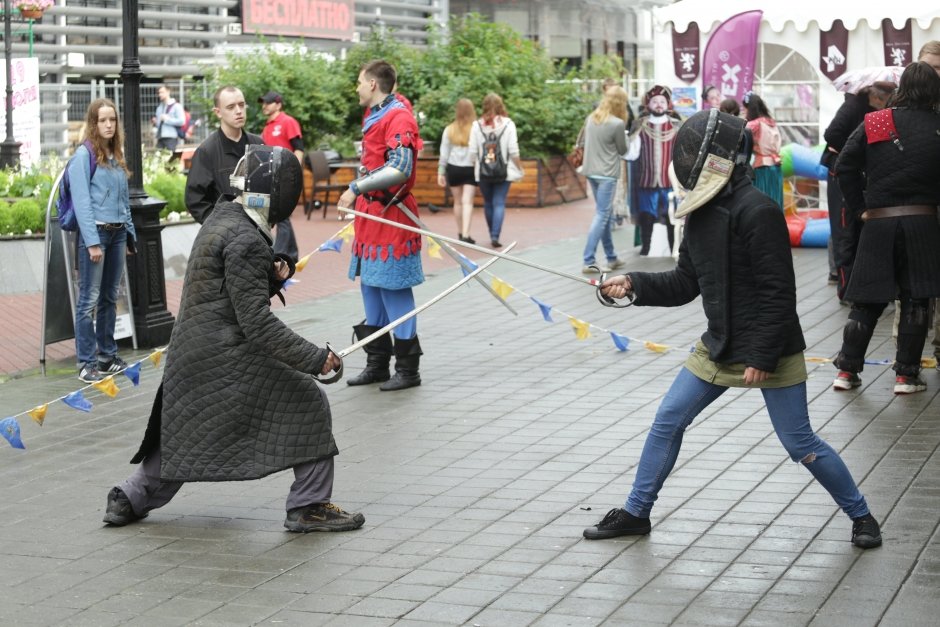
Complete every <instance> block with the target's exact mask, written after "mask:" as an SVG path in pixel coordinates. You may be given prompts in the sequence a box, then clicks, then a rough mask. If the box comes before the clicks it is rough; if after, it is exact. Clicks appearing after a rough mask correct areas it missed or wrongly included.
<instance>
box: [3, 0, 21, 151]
mask: <svg viewBox="0 0 940 627" xmlns="http://www.w3.org/2000/svg"><path fill="white" fill-rule="evenodd" d="M10 10H11V9H10V0H3V60H4V62H5V64H6V78H7V89H6V114H7V119H6V127H7V128H6V130H7V134H6V137H5V138H4V140H3V142H2V143H0V168H12V167H15V166H17V165H19V163H20V142H18V141H16V140H15V139H13V80H12V78H13V60H12V57H13V42H12V41H11V39H12V37H13V34H12V33H11V32H10Z"/></svg>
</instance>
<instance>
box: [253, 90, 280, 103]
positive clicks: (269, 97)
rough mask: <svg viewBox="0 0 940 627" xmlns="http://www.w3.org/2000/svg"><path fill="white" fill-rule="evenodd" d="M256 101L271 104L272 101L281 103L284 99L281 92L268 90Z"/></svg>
mask: <svg viewBox="0 0 940 627" xmlns="http://www.w3.org/2000/svg"><path fill="white" fill-rule="evenodd" d="M258 102H261V103H264V104H271V103H272V102H277V103H283V102H284V99H283V98H281V94H279V93H277V92H276V91H269V92H268V93H266V94H265V95H263V96H261V97H260V98H258Z"/></svg>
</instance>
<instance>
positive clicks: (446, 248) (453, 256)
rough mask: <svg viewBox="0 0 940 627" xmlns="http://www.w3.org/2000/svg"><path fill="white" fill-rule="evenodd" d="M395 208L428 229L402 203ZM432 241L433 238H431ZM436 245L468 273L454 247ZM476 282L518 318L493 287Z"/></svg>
mask: <svg viewBox="0 0 940 627" xmlns="http://www.w3.org/2000/svg"><path fill="white" fill-rule="evenodd" d="M395 206H397V207H398V208H399V209H400V210H401V212H402V213H404V214H405V215H406V216H408V219H409V220H411V221H412V222H414V223H415V224H416V225H418V226H419V227H421V228H422V229H424V230H427V229H428V227H427V225H426V224H425V223H424V222H422V221H421V219H420V218H418V216H416V215H415V214H414V213H413V212H412V211H411V209H409V208H408V207H406V206H405V204H404V203H402V202H396V203H395ZM429 237H430V236H429ZM432 239H433V238H432ZM437 243H438V244H440V246H441V249H442V250H443V251H444V252H445V253H447V254H448V255H449V256H450V258H451V259H453V260H454V261H456V262H457V265H459V266H460V267H461V268H463V269H464V270H465V271H467V272H470V270H471V268H470V266H468V265H467V258H466V257H462V256H461V255H460V253H458V252H457V251H456V250H454V247H453V246H451V245H450V244H448V243H447V242H444V241H438V242H437ZM476 282H477V283H479V284H480V285H482V286H483V287H484V288H486V291H488V292H489V293H490V294H492V295H493V298H495V299H496V300H498V301H499V302H500V303H502V304H503V306H504V307H505V308H506V309H508V310H509V311H511V312H512V315H514V316H518V315H519V313H518V312H517V311H516V310H515V309H513V308H512V306H511V305H510V304H509V303H507V302H506V301H505V300H503V297H502V296H500V295H499V294H497V293H496V290H494V289H493V286H492V285H490V284H489V283H487V282H486V281H484V280H483V279H482V278H481V277H477V278H476Z"/></svg>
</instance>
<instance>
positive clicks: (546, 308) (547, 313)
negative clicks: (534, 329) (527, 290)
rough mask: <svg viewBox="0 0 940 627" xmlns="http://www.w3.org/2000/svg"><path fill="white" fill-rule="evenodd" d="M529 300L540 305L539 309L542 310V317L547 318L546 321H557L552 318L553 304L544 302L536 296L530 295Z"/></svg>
mask: <svg viewBox="0 0 940 627" xmlns="http://www.w3.org/2000/svg"><path fill="white" fill-rule="evenodd" d="M529 300H531V301H532V302H533V303H535V304H536V305H538V306H539V310H540V311H541V312H542V318H544V319H545V322H555V321H554V320H552V306H551V305H548V304H546V303H543V302H542V301H540V300H539V299H537V298H536V297H535V296H529Z"/></svg>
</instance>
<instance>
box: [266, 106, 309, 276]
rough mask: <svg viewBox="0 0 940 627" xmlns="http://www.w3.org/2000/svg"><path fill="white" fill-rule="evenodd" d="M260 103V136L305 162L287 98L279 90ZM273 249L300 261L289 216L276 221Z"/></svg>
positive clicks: (302, 141) (296, 126) (298, 131)
mask: <svg viewBox="0 0 940 627" xmlns="http://www.w3.org/2000/svg"><path fill="white" fill-rule="evenodd" d="M258 102H259V103H261V112H262V113H263V114H264V115H265V117H267V118H268V122H267V124H265V125H264V130H263V131H261V139H262V140H264V143H265V144H266V145H268V146H280V147H281V148H286V149H287V150H290V151H292V152H293V153H294V155H296V156H297V160H298V161H300V163H301V164H303V162H304V140H303V136H302V133H301V132H300V124H299V123H298V122H297V120H295V119H294V118H292V117H291V116H289V115H287V114H286V113H284V111H283V108H284V99H283V98H282V97H281V94H279V93H277V92H276V91H269V92H268V93H266V94H265V95H263V96H261V97H260V98H258ZM274 252H276V253H283V254H285V255H287V256H288V257H290V258H291V259H293V260H294V261H295V262H296V261H297V260H298V258H299V255H300V252H299V251H298V249H297V238H296V237H295V236H294V229H293V227H292V226H291V223H290V218H287V219H285V220H282V221H280V222H278V223H277V235H276V238H275V240H274Z"/></svg>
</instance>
